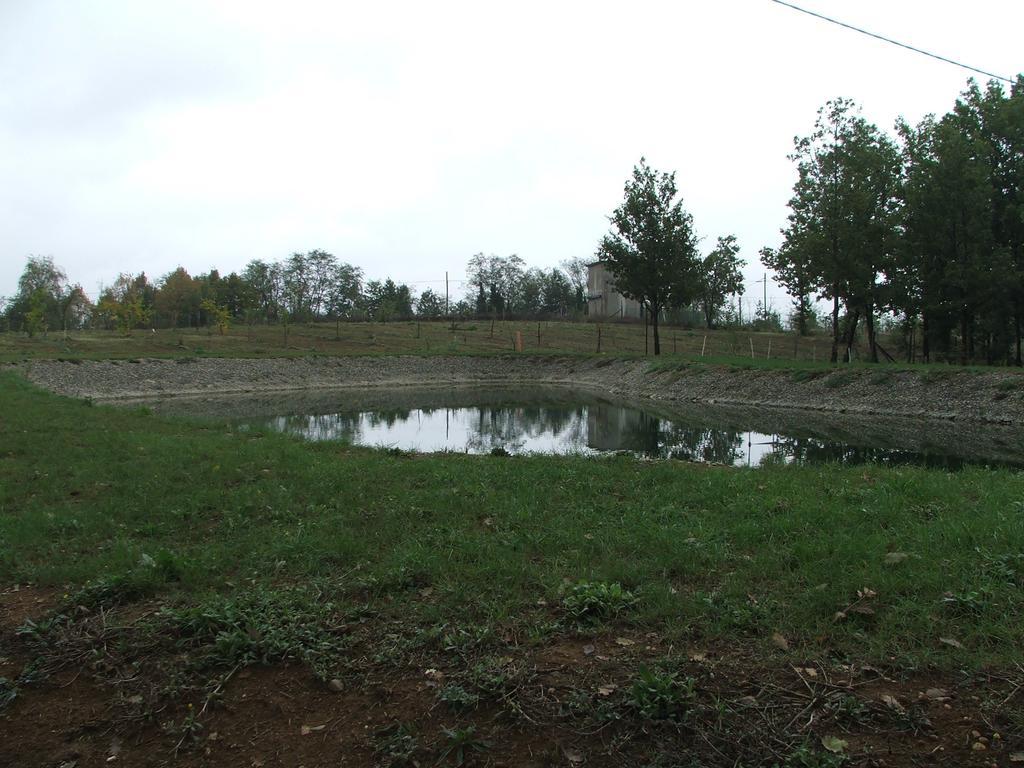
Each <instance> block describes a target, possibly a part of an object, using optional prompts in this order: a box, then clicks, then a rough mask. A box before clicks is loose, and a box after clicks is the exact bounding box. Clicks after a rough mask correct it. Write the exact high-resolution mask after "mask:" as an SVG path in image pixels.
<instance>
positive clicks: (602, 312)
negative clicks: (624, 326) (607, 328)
mask: <svg viewBox="0 0 1024 768" xmlns="http://www.w3.org/2000/svg"><path fill="white" fill-rule="evenodd" d="M587 314H588V315H589V316H590V317H598V318H608V319H609V320H618V319H626V320H639V319H640V318H642V317H643V307H641V305H640V302H639V301H634V300H633V299H627V298H626V297H625V296H623V295H622V294H621V293H619V292H618V291H616V290H615V280H614V277H613V276H612V273H611V272H609V271H608V269H607V267H605V265H604V264H602V263H601V262H599V261H595V262H594V263H593V264H589V265H588V267H587Z"/></svg>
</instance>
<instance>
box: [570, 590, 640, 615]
mask: <svg viewBox="0 0 1024 768" xmlns="http://www.w3.org/2000/svg"><path fill="white" fill-rule="evenodd" d="M636 601H637V599H636V595H634V594H633V593H632V592H630V591H629V590H628V589H624V588H623V586H622V585H621V584H619V583H614V584H608V583H605V582H589V581H581V582H579V583H578V584H576V585H575V586H574V587H572V589H571V590H570V591H569V594H568V595H566V596H565V597H564V598H563V599H562V607H563V608H565V613H566V615H567V616H569V617H570V618H572V619H574V620H576V621H601V620H605V619H611V618H614V617H616V616H618V615H619V614H620V613H622V612H623V611H625V610H626V609H628V608H631V607H632V606H633V605H635V604H636Z"/></svg>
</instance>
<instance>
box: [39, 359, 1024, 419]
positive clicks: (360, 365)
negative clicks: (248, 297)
mask: <svg viewBox="0 0 1024 768" xmlns="http://www.w3.org/2000/svg"><path fill="white" fill-rule="evenodd" d="M19 367H20V368H21V369H22V370H23V372H24V373H25V375H26V376H27V377H28V379H29V380H30V381H32V382H34V383H36V384H38V385H40V386H42V387H45V388H47V389H50V390H53V391H54V392H58V393H60V394H64V395H69V396H72V397H87V398H93V399H97V400H106V399H126V398H140V397H170V396H182V395H203V394H214V393H217V394H227V393H259V392H282V391H288V390H309V389H327V388H343V387H347V388H365V387H399V386H415V385H420V386H422V385H430V386H438V385H441V386H448V385H460V384H461V385H465V384H469V385H491V384H494V385H498V384H501V385H508V384H517V383H530V384H554V385H560V386H570V387H576V388H581V389H586V390H588V391H591V392H600V393H604V394H608V395H616V396H622V397H629V398H643V399H652V400H665V401H690V402H704V403H718V404H723V405H742V406H758V407H771V408H796V409H805V410H814V411H824V412H836V413H850V414H873V415H884V416H909V417H923V418H941V419H958V420H961V419H962V420H970V421H977V422H994V423H1002V424H1024V375H1021V374H1018V373H1015V372H1006V371H985V372H976V371H963V370H958V369H955V368H949V369H945V368H942V369H930V370H927V371H897V370H891V369H888V368H885V367H884V366H883V367H879V368H877V369H869V368H851V369H846V368H838V369H835V370H823V371H785V370H757V369H737V368H730V367H725V366H711V365H689V366H686V367H684V368H682V369H680V370H666V371H653V372H652V371H651V367H652V366H651V363H650V361H648V360H636V359H626V360H618V359H613V358H558V357H531V356H514V355H508V356H502V357H455V356H452V357H443V356H438V357H418V356H393V357H337V358H326V357H315V358H314V357H311V358H297V359H284V358H275V359H263V360H237V359H228V358H201V359H187V360H140V361H134V362H129V361H125V360H121V361H115V360H109V361H81V362H68V361H55V360H47V361H36V362H31V363H25V364H22V365H21V366H19Z"/></svg>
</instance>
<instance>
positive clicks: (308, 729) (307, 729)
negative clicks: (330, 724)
mask: <svg viewBox="0 0 1024 768" xmlns="http://www.w3.org/2000/svg"><path fill="white" fill-rule="evenodd" d="M326 727H327V726H326V725H304V726H302V728H300V729H299V733H301V734H302V735H303V736H309V734H311V733H315V732H317V731H322V730H323V729H324V728H326Z"/></svg>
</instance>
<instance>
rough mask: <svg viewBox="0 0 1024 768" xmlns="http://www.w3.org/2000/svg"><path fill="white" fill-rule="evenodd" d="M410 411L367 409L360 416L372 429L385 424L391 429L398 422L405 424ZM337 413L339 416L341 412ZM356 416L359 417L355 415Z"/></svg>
mask: <svg viewBox="0 0 1024 768" xmlns="http://www.w3.org/2000/svg"><path fill="white" fill-rule="evenodd" d="M412 413H413V412H412V411H409V410H395V411H368V412H366V413H363V414H360V416H361V417H362V418H363V419H365V420H366V423H367V425H369V426H370V427H372V428H374V429H377V428H379V427H380V426H382V425H383V426H386V427H387V428H388V429H391V428H392V427H394V426H395V424H398V423H399V422H401V423H402V424H405V422H407V421H408V420H409V417H410V416H412ZM423 413H425V414H427V415H430V413H431V411H429V410H424V411H423ZM338 415H339V416H341V415H342V414H338ZM356 418H359V417H358V416H357V417H356Z"/></svg>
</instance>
